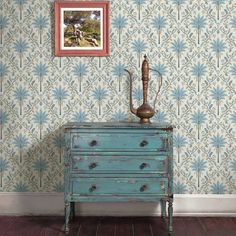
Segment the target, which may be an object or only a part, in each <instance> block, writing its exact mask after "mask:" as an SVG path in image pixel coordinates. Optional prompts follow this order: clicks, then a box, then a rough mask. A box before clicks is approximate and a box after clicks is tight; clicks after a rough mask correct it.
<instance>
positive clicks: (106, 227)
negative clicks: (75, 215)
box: [96, 217, 115, 236]
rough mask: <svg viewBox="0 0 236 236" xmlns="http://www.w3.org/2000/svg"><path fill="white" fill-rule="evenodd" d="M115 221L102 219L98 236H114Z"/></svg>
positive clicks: (110, 218)
mask: <svg viewBox="0 0 236 236" xmlns="http://www.w3.org/2000/svg"><path fill="white" fill-rule="evenodd" d="M114 235H115V219H114V218H113V217H106V218H102V219H101V221H100V222H99V225H98V228H97V235H96V236H114Z"/></svg>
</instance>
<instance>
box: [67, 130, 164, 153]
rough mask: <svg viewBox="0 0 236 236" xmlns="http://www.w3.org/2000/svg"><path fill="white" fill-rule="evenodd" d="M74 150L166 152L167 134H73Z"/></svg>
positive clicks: (72, 145)
mask: <svg viewBox="0 0 236 236" xmlns="http://www.w3.org/2000/svg"><path fill="white" fill-rule="evenodd" d="M71 148H72V150H75V149H77V150H81V151H87V150H90V151H91V150H98V151H99V150H104V149H105V150H117V149H118V150H123V151H125V150H127V151H145V150H147V151H165V150H166V149H167V135H166V134H165V133H161V134H160V133H145V131H144V132H143V133H101V132H100V133H96V131H94V133H71Z"/></svg>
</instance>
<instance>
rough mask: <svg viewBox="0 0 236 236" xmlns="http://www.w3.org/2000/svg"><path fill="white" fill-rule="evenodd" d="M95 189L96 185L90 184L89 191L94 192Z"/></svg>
mask: <svg viewBox="0 0 236 236" xmlns="http://www.w3.org/2000/svg"><path fill="white" fill-rule="evenodd" d="M96 189H97V187H96V185H92V186H91V187H90V188H89V192H94V191H95V190H96Z"/></svg>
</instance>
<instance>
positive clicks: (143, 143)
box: [140, 140, 148, 147]
mask: <svg viewBox="0 0 236 236" xmlns="http://www.w3.org/2000/svg"><path fill="white" fill-rule="evenodd" d="M146 145H148V141H146V140H143V141H142V142H141V143H140V147H144V146H146Z"/></svg>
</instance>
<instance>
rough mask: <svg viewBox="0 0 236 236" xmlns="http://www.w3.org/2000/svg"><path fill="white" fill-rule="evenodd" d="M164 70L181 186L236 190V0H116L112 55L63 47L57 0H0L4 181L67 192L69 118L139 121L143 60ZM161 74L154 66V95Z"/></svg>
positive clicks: (165, 110)
mask: <svg viewBox="0 0 236 236" xmlns="http://www.w3.org/2000/svg"><path fill="white" fill-rule="evenodd" d="M144 54H147V57H148V60H149V63H150V67H152V68H153V69H157V70H159V71H160V72H161V73H162V75H163V86H162V88H161V92H160V94H159V96H158V102H157V110H158V112H157V113H156V115H155V116H154V117H153V119H152V122H170V123H171V124H173V125H175V127H176V128H175V130H174V187H175V193H190V194H192V193H200V194H210V193H214V194H232V193H236V144H235V141H236V126H235V124H236V93H235V92H236V1H235V0H128V1H127V0H112V1H110V56H109V57H61V58H60V57H55V56H54V7H53V1H52V0H1V1H0V105H1V107H0V191H5V192H12V191H16V192H54V191H56V192H62V191H63V184H64V181H63V178H64V174H63V146H64V140H63V130H62V125H63V124H65V123H66V122H68V121H78V122H81V121H92V122H95V121H122V120H128V121H134V122H138V119H136V117H134V116H133V115H132V114H131V112H130V111H129V80H128V77H127V74H126V73H125V71H124V69H125V68H126V69H129V70H131V71H133V73H134V84H133V86H134V89H133V98H134V106H135V107H138V106H139V105H140V104H141V103H142V85H141V70H140V64H141V62H142V60H143V56H144ZM157 83H158V77H157V75H156V74H155V73H151V74H150V88H149V91H148V97H149V98H148V101H149V102H150V104H151V105H152V104H153V100H154V97H155V92H156V87H157Z"/></svg>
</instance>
